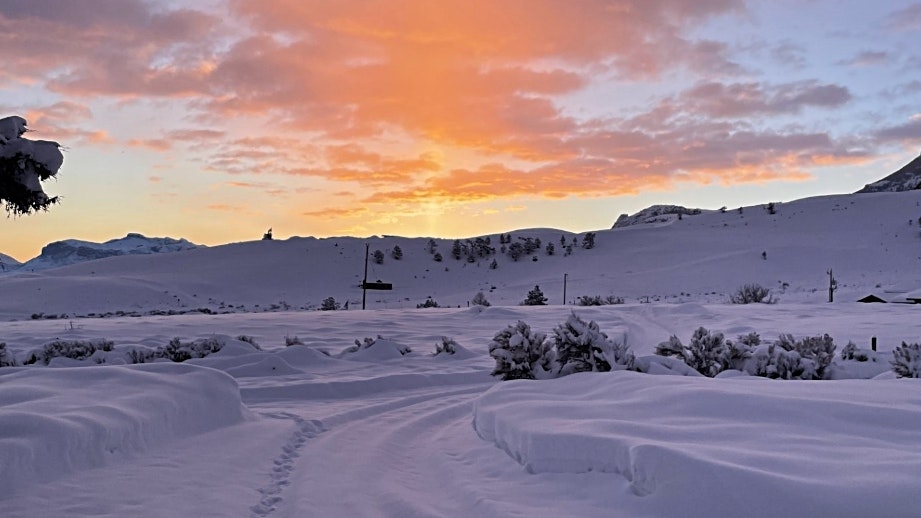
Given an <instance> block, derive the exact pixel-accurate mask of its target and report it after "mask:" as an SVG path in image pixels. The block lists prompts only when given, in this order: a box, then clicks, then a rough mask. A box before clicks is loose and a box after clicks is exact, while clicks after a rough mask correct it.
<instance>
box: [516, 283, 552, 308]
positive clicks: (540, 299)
mask: <svg viewBox="0 0 921 518" xmlns="http://www.w3.org/2000/svg"><path fill="white" fill-rule="evenodd" d="M521 305H522V306H546V305H547V297H545V296H544V292H542V291H540V286H538V285H535V286H534V289H533V290H531V291H529V292H528V297H527V298H526V299H524V301H523V302H522V303H521Z"/></svg>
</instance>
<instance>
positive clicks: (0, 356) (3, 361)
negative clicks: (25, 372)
mask: <svg viewBox="0 0 921 518" xmlns="http://www.w3.org/2000/svg"><path fill="white" fill-rule="evenodd" d="M16 365H18V364H17V362H16V357H15V356H13V353H12V351H9V350H7V348H6V343H5V342H0V367H15V366H16Z"/></svg>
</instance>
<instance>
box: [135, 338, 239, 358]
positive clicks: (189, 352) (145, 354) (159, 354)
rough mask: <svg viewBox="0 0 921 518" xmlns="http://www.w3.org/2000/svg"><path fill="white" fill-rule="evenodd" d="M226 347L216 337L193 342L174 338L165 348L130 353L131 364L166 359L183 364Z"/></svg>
mask: <svg viewBox="0 0 921 518" xmlns="http://www.w3.org/2000/svg"><path fill="white" fill-rule="evenodd" d="M223 347H224V341H223V340H220V339H218V338H215V337H211V338H202V339H199V340H194V341H191V342H183V341H182V340H181V339H180V338H179V337H176V338H173V339H172V340H170V341H169V343H168V344H166V345H165V346H163V347H157V348H156V349H154V350H143V349H133V350H131V351H129V352H128V361H129V362H130V363H148V362H151V361H154V360H158V359H166V360H169V361H172V362H176V363H181V362H184V361H186V360H191V359H192V358H204V357H205V356H208V355H211V354H214V353H216V352H218V351H220V350H221V349H222V348H223Z"/></svg>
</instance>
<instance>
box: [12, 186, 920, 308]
mask: <svg viewBox="0 0 921 518" xmlns="http://www.w3.org/2000/svg"><path fill="white" fill-rule="evenodd" d="M919 216H921V191H910V192H902V193H870V194H861V195H836V196H823V197H817V198H810V199H804V200H799V201H795V202H790V203H784V204H777V205H776V214H773V215H772V214H769V213H768V212H767V211H766V210H764V208H763V207H761V206H755V207H745V208H744V210H743V211H742V212H741V213H739V211H738V210H730V211H727V212H726V213H720V212H718V211H714V212H706V213H702V214H700V215H696V216H694V217H685V218H684V219H682V220H676V221H674V222H673V223H671V224H669V225H664V226H659V225H652V226H647V225H640V226H631V227H627V228H618V229H612V230H602V231H598V232H597V236H596V239H595V242H596V246H595V248H593V249H584V248H581V247H580V246H578V245H576V246H575V247H573V250H572V253H571V254H568V255H567V252H566V249H565V247H564V246H561V243H560V242H561V239H562V241H564V242H565V243H566V245H567V246H569V245H571V244H572V241H573V239H574V238H578V239H577V241H578V242H579V243H581V237H580V236H574V235H572V234H569V233H567V232H561V231H557V230H549V229H532V230H519V231H515V232H512V240H513V241H514V242H522V241H521V238H525V237H530V238H532V239H538V238H539V239H540V240H541V247H540V249H539V250H538V251H537V252H536V253H534V254H532V255H531V256H524V257H522V258H521V259H520V260H519V261H514V260H512V259H511V258H510V257H509V256H508V254H502V253H501V246H502V245H500V244H499V241H500V239H499V236H491V240H490V241H491V243H492V244H491V246H492V247H494V248H496V254H495V255H492V256H489V257H484V258H479V259H475V260H474V261H473V262H467V260H465V259H464V258H462V259H461V260H455V259H454V258H453V257H452V254H451V249H452V241H451V240H436V242H437V245H438V252H440V253H441V254H442V256H443V257H444V259H443V261H441V262H436V261H435V260H434V256H433V255H432V254H430V253H429V252H428V251H427V250H426V248H427V242H428V240H427V239H423V238H400V237H373V238H368V239H362V238H324V239H317V238H291V239H287V240H284V241H282V240H275V241H253V242H244V243H234V244H228V245H223V246H215V247H208V248H197V249H193V250H188V251H185V252H182V253H176V254H150V255H125V256H118V257H110V258H106V259H102V260H98V261H92V262H85V263H80V264H74V265H71V266H66V267H62V268H56V269H53V270H46V271H44V272H36V273H24V272H23V270H20V273H19V274H17V275H13V276H5V277H0V291H2V292H3V293H4V297H3V298H2V299H0V318H24V317H25V318H27V317H28V316H29V315H31V314H34V313H45V314H62V313H66V314H68V315H71V316H73V315H75V314H76V315H86V314H88V313H97V314H99V313H106V312H115V311H125V312H129V313H130V312H133V311H138V312H144V311H150V310H157V311H169V310H173V311H188V310H190V309H195V308H207V309H208V310H212V311H241V310H244V311H264V310H266V309H283V308H286V307H292V308H305V307H306V308H315V307H317V306H319V304H320V303H321V302H322V300H323V299H325V298H327V297H334V298H335V299H336V300H337V301H338V302H340V303H342V304H344V303H345V302H346V301H349V303H350V307H351V308H353V309H354V308H355V307H356V305H358V306H360V304H361V290H360V289H359V288H358V286H359V284H360V282H361V280H362V275H363V269H364V258H365V244H366V243H367V244H368V245H369V246H370V250H371V251H372V252H374V251H375V250H378V249H379V250H381V251H382V252H383V253H384V260H383V263H382V264H375V263H374V262H373V261H372V262H371V264H370V265H369V272H368V279H369V280H370V281H375V280H381V281H384V282H387V283H392V284H393V290H392V291H369V292H368V296H367V304H368V307H369V308H415V307H416V305H417V304H419V303H422V302H424V301H425V300H426V298H427V297H432V298H433V299H434V300H435V301H437V302H438V303H439V304H440V305H441V306H451V307H456V306H466V305H467V301H469V300H471V299H472V298H473V296H474V295H475V294H476V293H477V292H478V291H483V292H484V294H485V295H486V297H487V299H488V300H489V301H490V302H492V303H494V304H505V305H514V304H518V303H519V302H521V301H522V300H524V298H525V296H526V295H527V292H528V290H530V289H532V288H533V287H534V286H535V285H539V286H540V287H541V289H542V290H543V292H544V293H545V295H546V296H547V297H548V299H549V303H550V304H559V303H561V302H562V295H563V289H564V286H563V281H564V276H565V278H566V281H567V282H566V297H567V302H570V303H571V302H573V301H574V300H575V299H576V298H577V297H580V296H583V295H601V296H603V297H604V296H608V295H614V296H619V297H624V298H625V299H626V301H627V302H636V301H644V302H645V301H656V300H660V301H665V302H679V301H693V302H725V301H726V300H727V299H728V296H729V294H730V293H731V292H732V291H734V290H735V289H736V288H738V287H739V286H741V285H742V284H746V283H759V284H761V285H762V286H765V287H767V288H770V289H771V290H773V294H774V295H775V296H777V297H779V298H780V300H781V302H784V301H800V300H809V301H822V300H825V298H826V297H827V294H826V290H827V286H828V275H827V271H828V270H829V269H832V270H833V272H834V276H835V278H836V279H837V281H838V288H839V291H838V292H837V297H838V298H839V299H840V300H856V299H857V298H860V297H863V296H865V295H867V294H868V293H870V292H880V291H885V290H896V291H908V290H912V289H917V288H918V287H921V235H919V234H921V228H919V227H918V225H917V219H918V217H919ZM551 242H552V243H554V245H555V252H554V254H553V255H548V254H547V253H546V245H547V243H551ZM397 246H399V247H400V249H401V250H402V252H403V257H402V259H400V260H396V259H394V258H393V257H392V256H391V252H392V251H393V249H394V248H395V247H397ZM535 258H536V260H534V259H535ZM493 259H495V261H496V268H495V269H491V268H490V264H491V262H492V260H493Z"/></svg>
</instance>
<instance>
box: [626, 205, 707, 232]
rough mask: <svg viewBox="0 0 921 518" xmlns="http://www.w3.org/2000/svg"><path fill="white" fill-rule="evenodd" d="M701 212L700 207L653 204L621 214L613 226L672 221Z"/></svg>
mask: <svg viewBox="0 0 921 518" xmlns="http://www.w3.org/2000/svg"><path fill="white" fill-rule="evenodd" d="M701 212H702V211H701V210H700V209H689V208H687V207H682V206H681V205H653V206H651V207H646V208H645V209H643V210H641V211H639V212H637V213H636V214H633V215H630V214H621V215H620V217H618V218H617V221H615V222H614V226H613V227H611V228H624V227H631V226H633V225H644V224H650V223H671V222H672V221H675V220H676V219H678V218H680V217H682V216H685V215H687V216H696V215H697V214H700V213H701Z"/></svg>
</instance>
